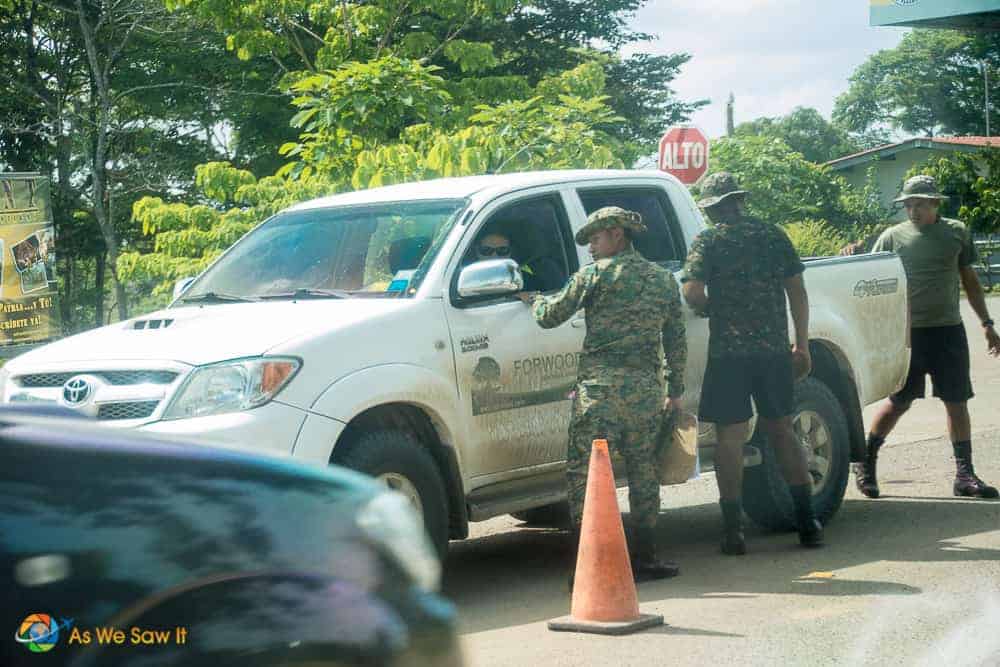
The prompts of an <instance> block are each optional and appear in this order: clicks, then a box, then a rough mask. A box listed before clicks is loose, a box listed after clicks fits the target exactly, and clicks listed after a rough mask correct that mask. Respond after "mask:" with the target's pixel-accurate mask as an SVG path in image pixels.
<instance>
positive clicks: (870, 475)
mask: <svg viewBox="0 0 1000 667" xmlns="http://www.w3.org/2000/svg"><path fill="white" fill-rule="evenodd" d="M884 443H885V438H880V437H878V436H877V435H871V434H869V435H868V445H867V448H866V449H865V460H864V461H861V462H859V463H854V464H852V466H851V467H852V468H854V484H855V485H856V486H857V487H858V491H860V492H861V493H862V494H863V495H865V496H867V497H869V498H878V497H879V494H880V492H879V488H878V477H877V476H876V470H875V469H876V466H877V463H878V450H879V449H880V448H881V447H882V445H883V444H884Z"/></svg>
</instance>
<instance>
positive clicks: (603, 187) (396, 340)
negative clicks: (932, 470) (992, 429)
mask: <svg viewBox="0 0 1000 667" xmlns="http://www.w3.org/2000/svg"><path fill="white" fill-rule="evenodd" d="M611 204H614V205H618V206H622V207H624V208H626V209H631V210H635V211H638V212H640V213H641V214H642V217H643V220H644V221H645V223H646V224H647V225H648V228H649V230H648V231H647V232H646V233H644V234H643V235H641V237H640V238H638V240H637V242H636V245H637V247H638V249H639V251H640V252H642V253H643V254H644V255H645V256H646V257H647V258H648V259H650V260H652V261H655V262H658V263H660V264H661V265H663V266H666V267H668V268H670V269H671V270H674V271H677V272H679V271H680V270H681V267H682V262H683V259H684V257H685V254H686V252H687V249H688V247H689V246H690V244H691V241H692V239H693V238H694V237H695V235H697V234H698V232H700V231H701V230H702V228H703V226H704V224H705V223H704V221H703V219H702V216H701V213H700V212H699V210H698V209H697V207H696V206H695V204H694V202H693V200H692V199H691V196H690V195H689V194H688V191H687V189H686V188H685V187H683V186H682V185H681V184H680V183H679V182H677V181H676V180H674V179H673V178H671V177H669V176H666V175H664V174H662V173H659V172H642V171H553V172H538V173H522V174H510V175H495V176H482V177H470V178H457V179H442V180H436V181H428V182H420V183H410V184H406V185H398V186H391V187H384V188H377V189H372V190H366V191H361V192H352V193H348V194H341V195H336V196H332V197H326V198H323V199H317V200H314V201H310V202H307V203H303V204H299V205H296V206H293V207H291V208H289V209H287V210H285V211H283V212H281V213H279V214H278V215H276V216H274V217H272V218H270V219H269V220H266V221H264V222H263V223H262V224H261V225H259V226H258V227H256V228H255V229H254V230H253V231H251V232H250V233H248V234H247V235H246V236H245V237H243V238H242V239H241V240H240V241H239V242H237V243H236V244H235V245H233V246H232V247H231V248H230V249H229V250H228V251H227V252H226V253H225V254H223V255H222V256H221V257H220V258H219V259H218V260H217V261H216V262H215V263H214V264H212V266H211V267H209V268H208V269H207V270H206V271H205V272H204V273H202V274H201V275H200V276H198V277H197V278H196V279H194V280H193V282H192V281H191V280H190V279H188V280H185V281H179V282H178V285H177V289H176V290H175V297H176V298H175V300H174V302H173V303H172V304H171V305H170V306H169V307H168V308H165V309H163V310H161V311H158V312H155V313H152V314H149V315H144V316H141V317H138V318H135V319H131V320H128V321H126V322H120V323H117V324H112V325H109V326H106V327H102V328H100V329H96V330H93V331H89V332H86V333H82V334H79V335H75V336H71V337H69V338H66V339H63V340H60V341H58V342H55V343H52V344H50V345H47V346H45V347H42V348H40V349H37V350H34V351H32V352H29V353H27V354H24V355H22V356H20V357H17V358H15V359H13V360H12V361H10V362H9V363H7V365H6V366H4V367H3V369H2V370H0V384H2V388H0V396H2V400H3V401H4V402H14V401H47V402H58V403H61V404H63V405H65V406H69V407H71V408H74V409H76V410H79V411H80V412H82V413H85V414H87V415H91V416H93V417H94V418H96V419H98V420H100V421H101V422H103V423H105V424H108V425H113V426H118V427H130V428H139V429H142V430H144V431H147V432H151V433H155V434H158V435H160V436H166V437H171V436H174V437H183V438H185V439H196V440H201V441H204V442H209V443H217V444H223V445H237V446H245V447H253V448H258V449H262V450H272V451H277V452H282V453H285V454H291V455H292V456H294V457H297V458H300V459H304V460H308V461H314V462H316V463H319V464H323V465H325V464H327V463H328V462H335V463H339V464H343V465H346V466H349V467H352V468H356V469H358V470H361V471H364V472H367V473H370V474H372V475H375V476H376V477H379V478H381V479H382V480H384V482H385V483H386V484H387V485H389V486H390V487H393V488H396V489H398V490H400V491H402V492H403V493H406V494H407V495H409V497H410V498H411V499H412V501H413V502H414V503H415V504H416V506H417V507H418V509H419V510H420V511H421V512H422V514H423V517H424V520H425V523H426V526H427V528H428V531H429V533H430V535H431V537H432V538H433V539H434V540H435V542H436V544H437V545H438V547H439V548H440V549H442V550H444V549H446V548H447V540H448V539H449V538H452V539H459V538H463V537H465V536H467V534H468V524H469V521H481V520H483V519H488V518H490V517H493V516H497V515H500V514H504V513H516V514H518V515H519V516H522V517H527V518H531V519H535V520H540V519H542V518H544V516H545V514H546V513H550V514H551V513H552V512H551V510H552V509H553V508H556V507H558V506H559V504H560V503H561V502H563V501H564V497H565V496H564V481H563V466H564V455H565V451H566V441H567V425H568V421H569V413H570V401H569V399H568V394H569V393H570V391H571V389H572V386H573V384H574V378H575V374H576V365H577V359H578V354H579V350H580V348H581V344H582V341H583V335H584V319H583V315H582V313H581V314H579V316H578V317H576V318H575V319H573V320H571V321H569V322H566V323H565V324H564V325H562V326H560V327H557V328H555V329H551V330H542V329H540V328H539V327H538V325H536V324H535V322H534V320H533V319H532V317H531V315H530V314H529V311H528V308H527V307H525V306H524V305H523V304H522V303H521V302H520V301H518V300H517V299H516V298H515V297H514V296H513V293H514V292H516V291H517V290H518V289H519V288H520V286H521V283H522V281H523V282H524V283H526V288H528V289H538V290H542V291H552V290H556V289H558V288H559V287H561V286H562V285H563V284H564V283H565V281H566V279H567V277H568V276H569V275H571V274H572V273H573V272H574V271H576V270H577V269H578V267H579V266H581V265H583V264H585V263H587V262H589V261H590V257H589V255H588V253H587V250H586V248H582V247H578V246H576V245H575V244H574V243H573V234H574V232H575V231H576V230H577V229H579V228H580V226H581V225H583V224H584V221H585V219H586V216H587V213H588V212H590V211H593V210H595V209H597V208H600V207H601V206H606V205H611ZM498 231H499V232H501V233H503V234H504V235H505V236H507V237H508V238H509V239H510V240H511V242H512V244H513V246H512V247H513V253H512V254H513V256H512V257H506V258H505V257H494V258H492V259H486V260H482V258H477V257H476V247H477V245H478V244H479V241H481V240H482V239H483V238H484V237H485V236H486V235H487V234H489V233H492V232H498ZM480 260H482V261H480ZM806 266H807V270H806V273H805V278H806V284H807V287H808V289H809V297H810V339H811V343H810V345H811V348H812V356H813V363H814V368H813V371H812V375H811V376H810V377H809V378H807V379H805V380H803V381H802V382H800V383H798V385H797V390H796V396H797V398H796V406H797V407H796V415H795V428H796V433H798V435H799V437H800V438H801V441H802V444H803V446H804V447H807V448H808V449H809V454H810V467H811V470H812V473H813V477H814V479H815V489H816V490H815V494H816V495H815V503H816V505H817V509H818V511H819V514H820V516H821V518H822V519H824V520H826V519H828V518H829V517H830V516H831V515H832V514H833V513H834V512H836V510H837V508H838V507H839V505H840V502H841V500H842V497H843V494H844V489H845V486H846V483H847V478H848V467H849V465H848V464H849V461H851V460H856V459H857V457H858V456H860V455H861V453H862V451H863V445H864V442H863V440H864V431H863V426H862V419H861V409H862V406H864V405H867V404H869V403H872V402H874V401H877V400H879V399H882V398H884V397H885V396H887V395H888V394H889V393H891V392H892V391H894V390H895V389H896V388H897V387H898V386H899V384H900V383H901V381H902V379H903V378H904V376H905V374H906V371H907V362H908V357H909V355H908V350H907V346H908V336H907V331H908V327H907V304H906V282H905V281H906V278H905V276H904V274H903V270H902V266H901V264H900V262H899V260H898V259H897V258H896V257H895V256H893V255H890V254H886V253H883V254H875V255H864V256H861V257H849V258H827V259H816V260H809V261H807V262H806ZM685 318H686V323H687V332H688V348H689V362H688V367H687V377H686V384H687V393H686V394H685V396H684V403H685V405H686V407H687V408H688V409H689V410H692V411H695V410H696V409H697V403H698V394H699V389H700V387H701V379H702V373H703V371H704V367H705V361H706V348H707V342H708V341H707V339H708V328H707V320H705V319H702V318H700V317H698V316H696V315H695V314H694V313H693V311H691V310H690V309H688V308H687V307H685ZM713 438H714V435H713V429H712V428H711V425H707V424H706V425H703V428H702V430H701V432H700V446H701V448H702V449H701V451H702V460H703V461H705V462H709V461H711V458H712V456H711V453H712V445H713ZM747 465H748V467H749V469H748V471H747V476H746V485H745V495H746V499H745V500H746V504H745V507H746V510H747V513H748V514H749V515H750V516H751V518H753V519H754V520H756V521H757V522H758V523H760V524H762V525H764V526H768V527H771V528H775V529H781V528H784V527H788V526H790V525H791V504H790V500H789V498H788V496H787V491H785V487H784V485H783V484H781V483H779V480H780V475H779V474H778V469H777V466H776V463H775V461H774V460H773V457H772V456H771V455H770V453H769V448H766V447H761V446H760V440H759V437H755V438H754V440H752V441H751V444H750V445H749V446H748V447H747Z"/></svg>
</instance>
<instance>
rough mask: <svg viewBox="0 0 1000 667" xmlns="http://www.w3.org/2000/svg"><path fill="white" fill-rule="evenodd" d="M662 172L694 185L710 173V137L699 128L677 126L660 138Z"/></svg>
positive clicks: (685, 183)
mask: <svg viewBox="0 0 1000 667" xmlns="http://www.w3.org/2000/svg"><path fill="white" fill-rule="evenodd" d="M659 165H660V171H665V172H667V173H668V174H671V175H672V176H675V177H676V178H677V180H679V181H680V182H681V183H683V184H684V185H694V184H695V183H697V182H698V179H700V178H701V177H702V176H704V175H705V172H706V171H708V137H706V136H705V133H704V132H702V131H701V130H699V129H698V128H697V127H694V126H691V125H675V126H673V127H671V128H670V129H669V130H667V131H666V133H665V134H664V135H663V136H662V137H661V138H660V163H659Z"/></svg>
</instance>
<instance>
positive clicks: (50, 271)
mask: <svg viewBox="0 0 1000 667" xmlns="http://www.w3.org/2000/svg"><path fill="white" fill-rule="evenodd" d="M55 269H56V239H55V230H54V227H53V223H52V206H51V204H50V199H49V180H48V178H45V177H44V176H39V175H38V174H0V345H22V344H28V343H37V342H41V341H46V340H51V339H53V338H57V337H58V336H59V335H60V333H61V327H60V321H59V309H58V308H57V305H56V274H55Z"/></svg>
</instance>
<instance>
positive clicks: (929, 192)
mask: <svg viewBox="0 0 1000 667" xmlns="http://www.w3.org/2000/svg"><path fill="white" fill-rule="evenodd" d="M907 199H937V200H939V201H940V200H942V199H947V197H945V196H944V195H943V194H941V192H940V191H939V190H938V184H937V181H936V180H934V177H933V176H928V175H927V174H920V175H919V176H914V177H913V178H909V179H907V180H906V183H904V184H903V192H902V194H900V195H899V196H898V197H896V201H897V202H901V201H906V200H907Z"/></svg>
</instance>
